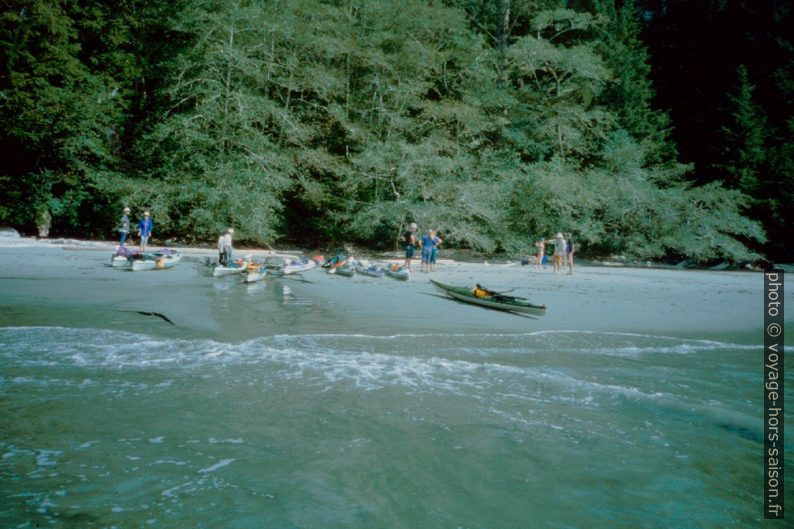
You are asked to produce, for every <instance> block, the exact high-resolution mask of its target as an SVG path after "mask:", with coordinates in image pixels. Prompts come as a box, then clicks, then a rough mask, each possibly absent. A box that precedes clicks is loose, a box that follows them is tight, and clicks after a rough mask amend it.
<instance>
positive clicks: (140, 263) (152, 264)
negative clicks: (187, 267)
mask: <svg viewBox="0 0 794 529" xmlns="http://www.w3.org/2000/svg"><path fill="white" fill-rule="evenodd" d="M181 259H182V254H181V253H179V252H177V251H175V250H162V251H159V252H146V253H143V254H141V258H140V259H134V260H133V261H132V266H131V268H132V271H133V272H141V271H143V270H162V269H164V268H171V267H172V266H175V265H176V264H177V263H178V262H179V261H180V260H181Z"/></svg>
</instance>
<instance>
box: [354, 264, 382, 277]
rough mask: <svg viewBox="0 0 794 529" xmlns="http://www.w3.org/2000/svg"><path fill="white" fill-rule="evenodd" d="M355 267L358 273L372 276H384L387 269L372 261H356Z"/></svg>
mask: <svg viewBox="0 0 794 529" xmlns="http://www.w3.org/2000/svg"><path fill="white" fill-rule="evenodd" d="M353 268H355V269H356V273H357V274H363V275H365V276H370V277H383V274H385V273H386V272H385V270H383V267H381V266H378V265H375V264H372V263H370V262H369V261H364V260H362V261H355V262H354V263H353Z"/></svg>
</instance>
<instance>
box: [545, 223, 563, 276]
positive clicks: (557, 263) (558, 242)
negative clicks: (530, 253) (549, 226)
mask: <svg viewBox="0 0 794 529" xmlns="http://www.w3.org/2000/svg"><path fill="white" fill-rule="evenodd" d="M546 243H548V244H554V255H553V256H552V261H551V262H552V264H553V265H554V273H555V274H559V273H560V270H562V266H563V262H564V261H565V237H563V236H562V233H558V234H557V235H555V236H554V238H553V239H549V240H547V241H546Z"/></svg>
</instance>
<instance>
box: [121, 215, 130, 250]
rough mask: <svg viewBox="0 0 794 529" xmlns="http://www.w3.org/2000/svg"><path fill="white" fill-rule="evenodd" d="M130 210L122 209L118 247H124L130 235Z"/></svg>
mask: <svg viewBox="0 0 794 529" xmlns="http://www.w3.org/2000/svg"><path fill="white" fill-rule="evenodd" d="M129 214H130V208H124V211H123V212H122V215H121V219H119V237H120V240H119V246H124V243H125V242H127V236H128V235H129V234H130V217H129Z"/></svg>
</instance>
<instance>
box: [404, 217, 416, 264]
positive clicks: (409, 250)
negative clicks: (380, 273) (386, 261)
mask: <svg viewBox="0 0 794 529" xmlns="http://www.w3.org/2000/svg"><path fill="white" fill-rule="evenodd" d="M416 229H417V227H416V223H415V222H412V223H411V225H410V226H408V231H406V232H405V233H404V234H403V243H404V244H405V268H407V269H408V270H410V269H411V259H413V257H414V251H415V250H416V245H417V243H418V241H417V239H416Z"/></svg>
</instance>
